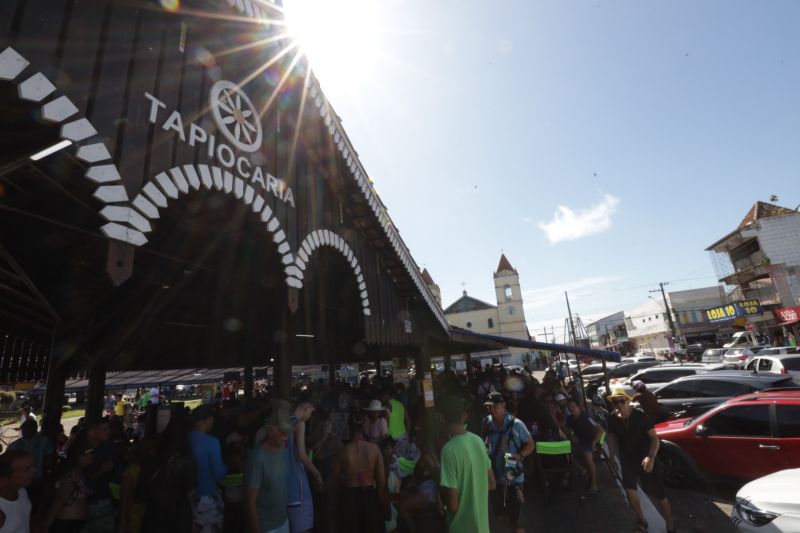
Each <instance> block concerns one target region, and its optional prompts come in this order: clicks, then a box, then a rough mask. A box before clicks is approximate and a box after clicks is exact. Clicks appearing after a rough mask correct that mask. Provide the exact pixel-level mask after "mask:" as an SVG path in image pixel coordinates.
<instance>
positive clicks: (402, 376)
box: [392, 368, 409, 387]
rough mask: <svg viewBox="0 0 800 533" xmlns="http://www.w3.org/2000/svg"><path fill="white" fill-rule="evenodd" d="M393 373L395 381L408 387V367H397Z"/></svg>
mask: <svg viewBox="0 0 800 533" xmlns="http://www.w3.org/2000/svg"><path fill="white" fill-rule="evenodd" d="M392 374H393V378H394V382H395V383H402V384H404V385H405V386H406V387H408V382H409V380H408V369H407V368H395V369H394V372H393V373H392Z"/></svg>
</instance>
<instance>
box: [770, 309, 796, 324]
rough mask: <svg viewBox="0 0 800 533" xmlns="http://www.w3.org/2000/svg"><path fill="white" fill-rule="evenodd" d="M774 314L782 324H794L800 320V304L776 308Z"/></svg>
mask: <svg viewBox="0 0 800 533" xmlns="http://www.w3.org/2000/svg"><path fill="white" fill-rule="evenodd" d="M772 314H773V315H775V320H777V321H778V324H780V325H787V324H793V323H795V322H797V321H800V306H795V307H782V308H780V309H775V310H774V311H773V312H772Z"/></svg>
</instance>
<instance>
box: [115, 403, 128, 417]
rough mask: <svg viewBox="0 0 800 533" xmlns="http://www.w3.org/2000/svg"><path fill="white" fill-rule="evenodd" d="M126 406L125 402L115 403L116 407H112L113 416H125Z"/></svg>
mask: <svg viewBox="0 0 800 533" xmlns="http://www.w3.org/2000/svg"><path fill="white" fill-rule="evenodd" d="M126 405H128V404H127V403H125V400H120V401H118V402H117V405H115V406H114V414H115V415H117V416H125V406H126Z"/></svg>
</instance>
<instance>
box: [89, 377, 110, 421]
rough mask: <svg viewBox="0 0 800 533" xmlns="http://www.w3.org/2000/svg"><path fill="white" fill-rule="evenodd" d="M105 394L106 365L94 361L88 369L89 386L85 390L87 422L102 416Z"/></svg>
mask: <svg viewBox="0 0 800 533" xmlns="http://www.w3.org/2000/svg"><path fill="white" fill-rule="evenodd" d="M105 394H106V365H105V364H103V363H100V362H98V363H95V364H94V365H92V367H91V369H90V370H89V387H88V389H87V391H86V419H87V420H88V421H89V422H93V421H95V420H100V419H101V418H102V417H103V408H104V405H105Z"/></svg>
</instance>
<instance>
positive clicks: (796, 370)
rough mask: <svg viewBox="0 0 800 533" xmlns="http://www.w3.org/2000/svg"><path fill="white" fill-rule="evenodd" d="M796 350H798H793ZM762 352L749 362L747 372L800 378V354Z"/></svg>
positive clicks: (746, 367)
mask: <svg viewBox="0 0 800 533" xmlns="http://www.w3.org/2000/svg"><path fill="white" fill-rule="evenodd" d="M784 349H785V348H769V350H784ZM792 349H793V350H796V348H792ZM767 352H768V350H761V351H760V352H758V355H756V356H755V357H753V358H752V359H751V360H750V361H748V362H747V366H745V367H744V369H745V370H755V371H757V372H775V373H776V374H791V375H793V376H798V377H800V353H796V352H777V353H773V352H771V351H769V353H767Z"/></svg>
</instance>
